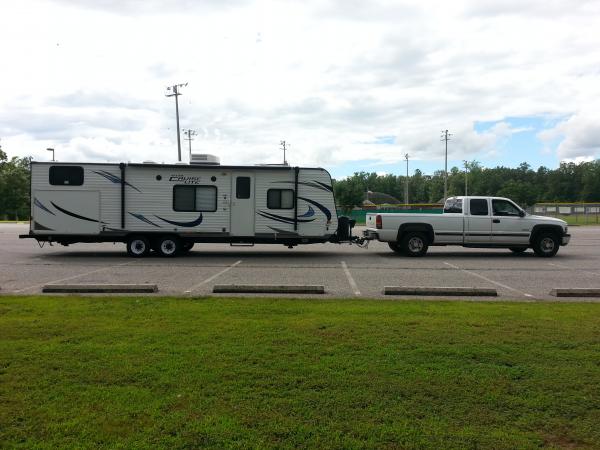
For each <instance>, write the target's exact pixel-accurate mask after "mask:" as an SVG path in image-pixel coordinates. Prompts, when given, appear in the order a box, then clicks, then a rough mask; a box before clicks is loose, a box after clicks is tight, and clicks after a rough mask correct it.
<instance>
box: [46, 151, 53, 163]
mask: <svg viewBox="0 0 600 450" xmlns="http://www.w3.org/2000/svg"><path fill="white" fill-rule="evenodd" d="M46 151H49V152H52V161H53V162H54V149H53V148H47V149H46Z"/></svg>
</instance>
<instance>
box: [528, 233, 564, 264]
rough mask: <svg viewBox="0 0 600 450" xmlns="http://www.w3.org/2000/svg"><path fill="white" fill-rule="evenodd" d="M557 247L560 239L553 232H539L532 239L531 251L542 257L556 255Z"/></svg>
mask: <svg viewBox="0 0 600 450" xmlns="http://www.w3.org/2000/svg"><path fill="white" fill-rule="evenodd" d="M558 247H560V239H559V238H558V236H557V235H556V234H555V233H548V232H542V233H539V234H538V235H537V236H536V237H535V239H534V241H533V251H534V252H535V254H536V255H538V256H541V257H543V258H551V257H552V256H554V255H556V252H557V251H558Z"/></svg>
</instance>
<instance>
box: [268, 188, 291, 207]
mask: <svg viewBox="0 0 600 450" xmlns="http://www.w3.org/2000/svg"><path fill="white" fill-rule="evenodd" d="M267 208H269V209H293V208H294V191H293V190H292V189H269V190H268V191H267Z"/></svg>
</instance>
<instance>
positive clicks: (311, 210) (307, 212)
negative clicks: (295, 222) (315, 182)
mask: <svg viewBox="0 0 600 450" xmlns="http://www.w3.org/2000/svg"><path fill="white" fill-rule="evenodd" d="M314 215H315V210H314V209H312V206H310V205H309V206H308V211H306V212H305V213H304V214H302V215H301V216H298V217H312V216H314Z"/></svg>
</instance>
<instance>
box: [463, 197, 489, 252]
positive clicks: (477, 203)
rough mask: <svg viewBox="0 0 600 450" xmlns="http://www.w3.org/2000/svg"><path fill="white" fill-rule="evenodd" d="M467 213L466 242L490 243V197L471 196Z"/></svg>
mask: <svg viewBox="0 0 600 450" xmlns="http://www.w3.org/2000/svg"><path fill="white" fill-rule="evenodd" d="M467 213H468V215H467V218H466V219H467V220H466V221H465V244H489V243H490V239H491V233H492V216H491V215H490V207H489V199H487V198H470V199H469V207H468V211H467Z"/></svg>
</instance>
